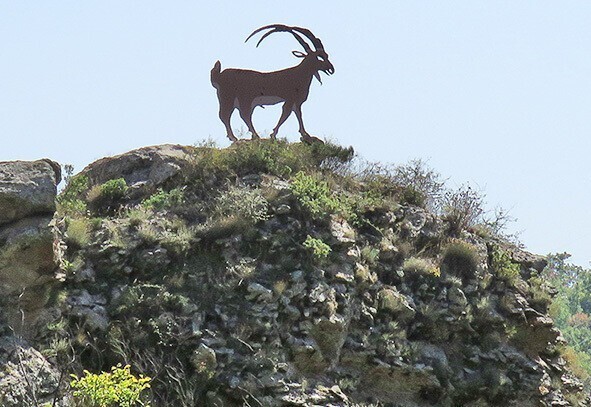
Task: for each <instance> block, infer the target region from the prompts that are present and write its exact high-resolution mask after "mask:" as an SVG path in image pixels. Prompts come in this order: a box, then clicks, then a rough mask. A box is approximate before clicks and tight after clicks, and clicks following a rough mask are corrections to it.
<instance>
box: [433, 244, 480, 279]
mask: <svg viewBox="0 0 591 407" xmlns="http://www.w3.org/2000/svg"><path fill="white" fill-rule="evenodd" d="M478 263H479V259H478V251H477V249H476V247H475V246H474V245H472V244H470V243H468V242H464V241H460V240H458V241H454V242H453V243H451V244H450V245H449V246H447V248H446V249H445V252H444V254H443V260H442V261H441V266H442V269H443V270H444V272H445V273H450V274H454V275H457V276H459V277H461V278H471V277H473V276H474V274H475V273H476V269H477V267H478Z"/></svg>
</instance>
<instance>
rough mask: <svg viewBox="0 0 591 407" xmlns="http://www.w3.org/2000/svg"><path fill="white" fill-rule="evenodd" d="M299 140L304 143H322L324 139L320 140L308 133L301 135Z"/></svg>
mask: <svg viewBox="0 0 591 407" xmlns="http://www.w3.org/2000/svg"><path fill="white" fill-rule="evenodd" d="M300 140H301V141H302V142H303V143H306V144H313V143H320V144H324V141H322V140H320V139H319V138H318V137H314V136H310V135H306V136H302V137H300Z"/></svg>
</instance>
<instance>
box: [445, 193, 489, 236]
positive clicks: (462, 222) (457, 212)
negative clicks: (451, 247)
mask: <svg viewBox="0 0 591 407" xmlns="http://www.w3.org/2000/svg"><path fill="white" fill-rule="evenodd" d="M484 213H485V211H484V196H483V195H482V194H480V193H479V192H477V191H475V190H473V189H472V188H471V187H470V186H469V185H463V186H461V187H460V188H458V189H457V190H456V191H448V192H446V193H445V194H444V196H443V217H444V218H445V220H447V222H448V224H449V233H450V235H451V236H459V235H460V233H461V232H462V231H463V230H466V229H468V228H471V227H474V226H475V225H476V224H477V223H478V222H480V221H482V217H483V215H484Z"/></svg>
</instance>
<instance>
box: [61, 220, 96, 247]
mask: <svg viewBox="0 0 591 407" xmlns="http://www.w3.org/2000/svg"><path fill="white" fill-rule="evenodd" d="M90 231H91V224H90V221H89V220H88V219H87V218H68V220H67V227H66V241H67V242H68V243H69V244H72V245H74V246H76V247H78V248H83V247H85V246H88V244H89V243H90Z"/></svg>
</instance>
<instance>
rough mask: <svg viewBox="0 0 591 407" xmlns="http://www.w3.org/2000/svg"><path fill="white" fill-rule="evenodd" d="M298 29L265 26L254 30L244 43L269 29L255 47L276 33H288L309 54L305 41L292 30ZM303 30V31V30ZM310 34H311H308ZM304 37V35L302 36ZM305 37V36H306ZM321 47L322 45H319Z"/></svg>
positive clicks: (280, 25)
mask: <svg viewBox="0 0 591 407" xmlns="http://www.w3.org/2000/svg"><path fill="white" fill-rule="evenodd" d="M297 28H299V27H289V26H287V25H283V24H271V25H266V26H264V27H261V28H258V29H256V30H254V31H253V32H252V33H251V34H250V35H249V36H248V38H246V40H245V41H244V42H246V41H248V40H249V39H250V38H251V37H253V36H254V35H256V34H258V33H259V32H261V31H264V30H268V29H271V31H268V32H266V33H265V34H264V35H263V36H262V37H261V39H260V40H259V41H258V42H257V45H256V46H257V47H258V46H259V44H260V43H261V42H262V41H263V40H264V39H265V38H267V37H268V36H269V35H271V34H273V33H276V32H288V33H290V34H291V35H293V36H294V38H295V39H296V40H297V41H298V42H299V43H300V45H301V46H302V47H303V48H304V50H305V51H306V52H311V51H312V50H311V49H310V46H309V45H308V43H307V42H306V41H304V39H303V38H302V37H300V35H299V33H297V32H295V31H294V29H297ZM303 30H305V29H303ZM302 34H304V33H302ZM310 34H311V33H310ZM304 35H306V34H304ZM306 36H307V35H306ZM321 45H322V44H321ZM314 46H315V47H316V44H314Z"/></svg>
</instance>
